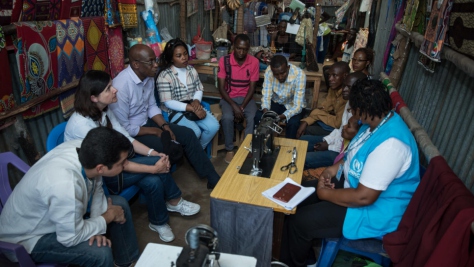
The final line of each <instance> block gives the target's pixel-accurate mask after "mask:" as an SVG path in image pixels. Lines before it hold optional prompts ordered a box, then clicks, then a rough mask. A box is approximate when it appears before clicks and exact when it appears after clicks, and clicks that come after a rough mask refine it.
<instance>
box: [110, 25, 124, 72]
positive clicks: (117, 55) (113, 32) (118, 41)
mask: <svg viewBox="0 0 474 267" xmlns="http://www.w3.org/2000/svg"><path fill="white" fill-rule="evenodd" d="M107 44H108V54H109V64H110V76H111V77H112V79H113V78H115V76H117V74H119V72H121V71H122V70H123V67H124V64H125V62H124V60H123V59H124V56H125V55H124V47H123V36H122V27H117V28H108V31H107Z"/></svg>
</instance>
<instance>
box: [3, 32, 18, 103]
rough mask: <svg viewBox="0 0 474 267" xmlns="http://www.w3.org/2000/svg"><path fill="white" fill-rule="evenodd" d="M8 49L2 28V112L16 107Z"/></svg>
mask: <svg viewBox="0 0 474 267" xmlns="http://www.w3.org/2000/svg"><path fill="white" fill-rule="evenodd" d="M5 47H6V41H5V35H4V33H3V30H2V27H1V26H0V68H1V69H2V71H0V84H1V85H2V86H0V112H4V111H7V110H10V109H12V108H13V107H14V106H15V98H14V97H13V83H12V75H11V72H10V66H9V61H8V52H7V49H6V48H5Z"/></svg>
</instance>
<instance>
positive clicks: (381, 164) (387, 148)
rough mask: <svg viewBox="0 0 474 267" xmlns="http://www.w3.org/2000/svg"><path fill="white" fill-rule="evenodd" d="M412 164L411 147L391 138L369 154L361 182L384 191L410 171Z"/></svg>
mask: <svg viewBox="0 0 474 267" xmlns="http://www.w3.org/2000/svg"><path fill="white" fill-rule="evenodd" d="M411 162H412V153H411V149H410V147H409V146H407V145H406V144H405V143H403V142H401V141H400V140H398V139H396V138H389V139H387V140H386V141H384V142H383V143H382V144H380V145H379V146H378V147H377V148H375V150H374V151H372V153H370V154H369V156H368V157H367V160H366V161H365V165H364V169H363V170H362V174H361V176H360V180H359V182H360V183H361V184H363V185H364V186H366V187H368V188H371V189H374V190H379V191H384V190H386V189H387V187H388V186H389V185H390V183H391V182H392V181H393V180H394V179H396V178H399V177H400V176H402V175H403V174H404V173H405V172H406V171H407V170H408V168H409V167H410V164H411Z"/></svg>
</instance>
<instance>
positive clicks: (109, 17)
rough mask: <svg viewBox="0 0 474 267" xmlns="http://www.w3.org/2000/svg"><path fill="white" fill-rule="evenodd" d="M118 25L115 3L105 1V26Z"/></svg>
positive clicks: (118, 18) (113, 1) (114, 1)
mask: <svg viewBox="0 0 474 267" xmlns="http://www.w3.org/2000/svg"><path fill="white" fill-rule="evenodd" d="M118 24H120V14H119V10H118V5H117V1H116V0H107V1H105V25H110V26H115V25H118Z"/></svg>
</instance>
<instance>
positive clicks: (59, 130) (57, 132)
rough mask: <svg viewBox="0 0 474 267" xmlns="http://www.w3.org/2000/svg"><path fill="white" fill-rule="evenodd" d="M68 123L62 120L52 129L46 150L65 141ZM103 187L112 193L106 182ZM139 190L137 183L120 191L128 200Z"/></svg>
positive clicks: (106, 193) (107, 192) (106, 191)
mask: <svg viewBox="0 0 474 267" xmlns="http://www.w3.org/2000/svg"><path fill="white" fill-rule="evenodd" d="M66 125H67V122H62V123H60V124H58V125H56V126H55V127H54V128H53V129H52V130H51V132H50V133H49V135H48V138H47V139H46V150H47V151H48V152H49V151H51V150H52V149H53V148H55V147H56V146H58V145H60V144H62V143H63V142H64V131H65V130H66ZM102 188H103V189H104V193H105V195H106V196H108V195H110V192H109V190H108V189H107V186H105V184H103V187H102ZM138 191H140V188H139V187H138V186H136V185H132V186H130V187H127V188H124V189H123V190H122V192H120V194H119V196H121V197H123V198H125V199H126V200H127V201H130V199H132V197H134V196H135V195H136V194H137V193H138Z"/></svg>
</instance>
